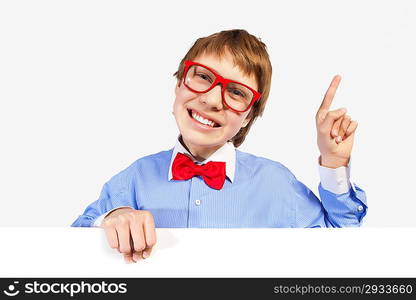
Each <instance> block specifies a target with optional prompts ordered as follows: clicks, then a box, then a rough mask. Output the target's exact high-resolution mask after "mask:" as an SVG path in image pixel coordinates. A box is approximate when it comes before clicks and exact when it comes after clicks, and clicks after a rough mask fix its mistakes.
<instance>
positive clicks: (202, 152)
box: [179, 135, 221, 162]
mask: <svg viewBox="0 0 416 300" xmlns="http://www.w3.org/2000/svg"><path fill="white" fill-rule="evenodd" d="M179 142H180V143H181V144H182V146H184V147H185V149H186V150H188V152H189V153H191V155H192V157H193V158H194V159H196V160H197V161H199V162H201V161H204V160H206V159H207V158H208V157H210V156H211V155H212V154H213V153H214V152H215V151H217V150H218V149H219V148H221V146H214V147H198V146H197V145H193V144H191V143H188V142H186V141H184V139H183V138H182V135H181V136H179Z"/></svg>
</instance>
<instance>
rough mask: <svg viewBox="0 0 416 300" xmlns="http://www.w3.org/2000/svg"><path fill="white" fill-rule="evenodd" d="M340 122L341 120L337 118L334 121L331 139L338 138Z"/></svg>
mask: <svg viewBox="0 0 416 300" xmlns="http://www.w3.org/2000/svg"><path fill="white" fill-rule="evenodd" d="M342 120H343V118H339V119H338V120H336V121H335V123H334V125H332V129H331V137H333V138H335V137H337V136H338V133H339V129H340V126H341V122H342Z"/></svg>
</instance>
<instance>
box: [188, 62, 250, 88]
mask: <svg viewBox="0 0 416 300" xmlns="http://www.w3.org/2000/svg"><path fill="white" fill-rule="evenodd" d="M195 62H196V63H198V64H201V65H203V66H206V67H208V68H210V69H211V70H213V71H215V73H217V74H218V75H221V74H220V72H218V71H217V70H215V69H214V68H213V67H211V66H208V65H206V64H203V63H200V62H197V61H195ZM221 76H222V77H223V78H227V79H229V80H232V81H235V82H238V83H243V84H245V85H247V86H249V85H248V84H247V83H245V82H243V81H240V80H235V79H232V78H228V77H224V76H223V75H221Z"/></svg>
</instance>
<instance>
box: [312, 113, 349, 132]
mask: <svg viewBox="0 0 416 300" xmlns="http://www.w3.org/2000/svg"><path fill="white" fill-rule="evenodd" d="M346 112H347V110H346V109H345V108H339V109H336V110H332V111H330V112H329V113H327V115H326V117H325V120H324V121H323V122H322V123H321V124H319V125H318V130H319V132H321V133H324V134H328V135H329V134H330V130H331V129H332V126H333V125H334V123H335V121H336V120H338V119H339V118H342V116H344V114H345V113H346Z"/></svg>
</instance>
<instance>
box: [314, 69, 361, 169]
mask: <svg viewBox="0 0 416 300" xmlns="http://www.w3.org/2000/svg"><path fill="white" fill-rule="evenodd" d="M340 81H341V76H339V75H336V76H334V78H333V79H332V82H331V84H330V86H329V88H328V90H327V91H326V93H325V96H324V99H323V100H322V103H321V106H320V107H319V109H318V112H317V113H316V128H317V131H318V135H317V138H318V148H319V151H320V152H321V165H322V166H324V167H329V168H338V167H340V166H347V165H348V162H349V159H350V156H351V151H352V146H353V144H354V135H355V130H356V129H357V126H358V123H357V122H356V121H353V120H351V117H350V116H348V115H346V113H347V109H346V108H339V109H335V110H332V111H330V110H329V109H330V106H331V104H332V100H333V99H334V96H335V92H336V90H337V88H338V85H339V83H340Z"/></svg>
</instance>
